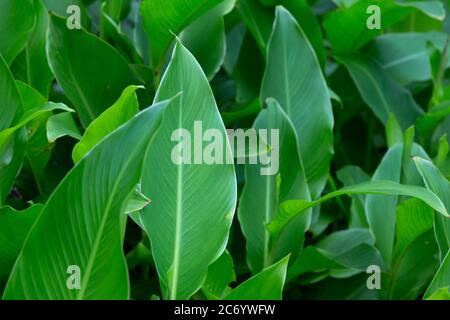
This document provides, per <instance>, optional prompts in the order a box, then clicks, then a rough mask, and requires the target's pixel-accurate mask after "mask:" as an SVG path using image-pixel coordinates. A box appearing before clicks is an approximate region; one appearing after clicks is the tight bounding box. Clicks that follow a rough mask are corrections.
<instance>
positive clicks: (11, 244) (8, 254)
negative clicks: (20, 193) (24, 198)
mask: <svg viewBox="0 0 450 320" xmlns="http://www.w3.org/2000/svg"><path fill="white" fill-rule="evenodd" d="M42 207H43V205H41V204H35V205H32V206H30V207H29V208H27V209H25V210H23V211H17V210H15V209H13V208H11V207H1V208H0V242H1V243H2V246H1V247H0V266H1V267H0V279H1V278H3V277H5V276H7V275H9V273H10V272H11V270H12V268H13V266H14V262H15V261H16V259H17V257H18V256H19V253H20V250H21V249H22V246H23V243H24V242H25V238H26V236H27V234H28V232H29V231H30V229H31V226H32V225H33V223H34V221H35V220H36V218H37V216H38V215H39V212H41V210H42Z"/></svg>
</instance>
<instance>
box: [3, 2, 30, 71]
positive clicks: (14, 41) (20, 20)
mask: <svg viewBox="0 0 450 320" xmlns="http://www.w3.org/2000/svg"><path fill="white" fill-rule="evenodd" d="M33 24H34V15H33V1H32V0H4V1H2V2H1V3H0V55H2V56H3V58H4V59H5V60H6V62H7V63H8V64H10V63H11V62H12V61H13V60H14V58H15V57H16V56H17V55H18V54H19V53H20V51H22V49H23V48H24V47H25V44H26V42H27V38H28V33H29V32H30V30H31V29H32V28H33Z"/></svg>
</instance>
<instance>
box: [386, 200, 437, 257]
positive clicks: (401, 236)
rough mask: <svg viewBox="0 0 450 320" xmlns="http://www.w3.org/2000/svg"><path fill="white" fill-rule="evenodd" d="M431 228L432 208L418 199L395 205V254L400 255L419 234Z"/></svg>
mask: <svg viewBox="0 0 450 320" xmlns="http://www.w3.org/2000/svg"><path fill="white" fill-rule="evenodd" d="M431 228H433V209H432V208H430V207H429V206H427V205H426V204H425V203H424V202H422V201H420V200H418V199H409V200H407V201H405V202H403V203H401V204H400V205H399V206H398V207H397V218H396V236H397V238H396V243H395V256H397V257H398V256H400V255H401V254H402V253H403V252H404V251H405V249H407V247H408V246H409V245H411V243H412V242H413V241H414V240H415V239H417V238H418V237H419V236H420V235H422V234H423V233H425V232H426V231H428V230H430V229H431Z"/></svg>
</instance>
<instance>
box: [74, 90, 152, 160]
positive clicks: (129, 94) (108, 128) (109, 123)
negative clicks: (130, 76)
mask: <svg viewBox="0 0 450 320" xmlns="http://www.w3.org/2000/svg"><path fill="white" fill-rule="evenodd" d="M142 88H143V87H141V86H128V87H127V88H126V89H125V90H124V91H123V92H122V95H121V96H120V97H119V99H118V100H117V101H116V102H115V103H114V104H113V105H112V106H111V107H109V108H108V109H107V110H105V111H104V112H103V113H102V114H101V115H100V116H98V117H97V119H95V120H94V121H93V122H92V123H91V124H90V125H89V126H88V127H87V128H86V132H85V133H84V135H83V137H82V138H81V140H80V142H78V143H77V144H76V145H75V147H74V148H73V152H72V159H73V161H74V162H75V163H77V162H78V161H80V160H81V158H83V157H84V155H85V154H86V153H87V152H88V151H89V150H91V149H92V148H93V147H94V146H95V145H96V144H97V143H98V142H100V140H102V139H103V138H104V137H105V136H107V135H108V134H109V133H111V132H112V131H114V130H115V129H116V128H118V127H119V126H120V125H122V124H124V123H125V122H127V121H128V120H129V119H131V118H132V117H133V116H134V115H135V114H136V113H138V112H139V103H138V101H137V96H136V90H138V89H142Z"/></svg>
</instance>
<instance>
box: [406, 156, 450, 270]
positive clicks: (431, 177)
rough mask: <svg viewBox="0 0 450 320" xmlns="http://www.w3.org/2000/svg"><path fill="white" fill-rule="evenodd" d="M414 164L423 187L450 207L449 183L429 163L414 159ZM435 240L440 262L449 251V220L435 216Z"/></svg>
mask: <svg viewBox="0 0 450 320" xmlns="http://www.w3.org/2000/svg"><path fill="white" fill-rule="evenodd" d="M414 163H415V164H416V166H417V169H418V170H419V172H420V175H421V176H422V178H423V181H424V182H425V186H426V187H427V188H428V189H429V190H431V191H432V192H434V193H435V194H436V195H437V196H438V197H439V198H440V199H441V200H442V202H443V203H444V205H445V207H446V208H449V207H450V182H448V180H447V179H446V178H445V177H444V176H443V175H442V173H441V172H440V171H439V169H438V168H436V167H435V166H434V164H433V163H432V162H431V161H428V160H426V159H422V158H419V157H414ZM434 228H435V233H436V239H437V242H438V245H439V250H440V253H441V261H442V260H443V259H444V256H445V255H446V254H447V252H448V250H449V249H450V219H449V218H448V217H441V215H438V214H436V216H435V219H434Z"/></svg>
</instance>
